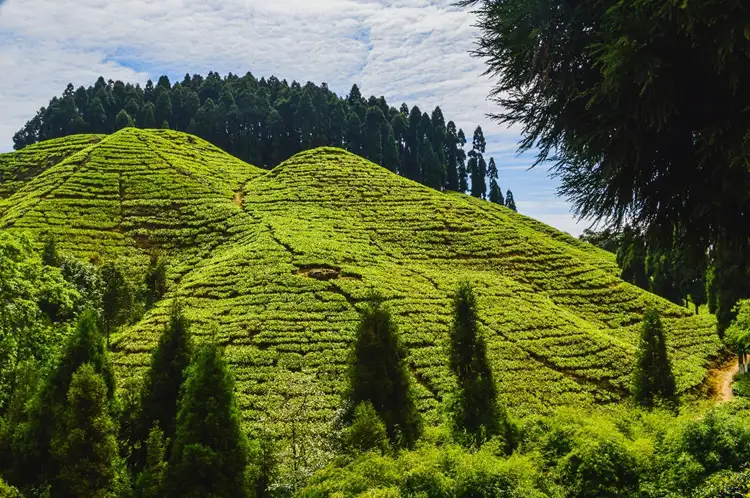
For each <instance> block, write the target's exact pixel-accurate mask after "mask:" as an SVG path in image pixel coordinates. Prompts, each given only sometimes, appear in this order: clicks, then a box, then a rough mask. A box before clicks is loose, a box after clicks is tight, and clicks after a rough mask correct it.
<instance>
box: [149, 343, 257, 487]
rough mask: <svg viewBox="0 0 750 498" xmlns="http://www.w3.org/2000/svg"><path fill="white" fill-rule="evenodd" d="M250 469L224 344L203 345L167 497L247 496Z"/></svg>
mask: <svg viewBox="0 0 750 498" xmlns="http://www.w3.org/2000/svg"><path fill="white" fill-rule="evenodd" d="M247 465H248V443H247V440H246V438H245V434H244V433H243V431H242V429H241V427H240V413H239V410H238V409H237V402H236V400H235V396H234V380H233V378H232V374H231V373H230V371H229V365H228V364H227V361H226V359H224V354H223V352H222V350H221V349H220V348H219V346H217V345H216V344H213V343H209V344H206V345H203V346H202V347H201V348H200V349H199V350H198V352H197V353H196V355H195V358H194V360H193V362H192V364H191V365H190V367H189V368H188V373H187V378H186V380H185V386H184V389H183V393H182V398H181V402H180V411H179V414H178V416H177V426H176V431H175V435H174V442H173V445H172V451H171V455H170V458H169V467H168V469H167V474H166V478H165V491H164V494H163V496H165V497H175V498H177V497H202V496H217V497H218V496H233V497H243V496H247V494H248V486H247V483H246V482H245V471H246V467H247Z"/></svg>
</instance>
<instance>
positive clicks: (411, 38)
mask: <svg viewBox="0 0 750 498" xmlns="http://www.w3.org/2000/svg"><path fill="white" fill-rule="evenodd" d="M452 2H453V0H432V1H430V0H398V1H396V0H314V1H313V0H273V1H271V2H269V1H267V0H206V1H202V2H198V1H194V0H159V1H156V2H155V1H153V0H130V1H128V2H110V1H109V0H67V1H65V2H60V1H59V0H7V1H6V2H5V3H2V2H0V71H2V74H3V77H2V78H0V116H2V119H1V120H0V151H1V150H8V149H9V148H10V147H11V146H12V141H11V137H12V135H13V133H14V132H15V131H16V130H18V129H19V128H20V127H21V126H22V125H23V124H24V122H25V121H26V120H28V119H30V118H31V117H32V116H33V115H34V113H35V112H36V110H37V109H39V107H41V106H43V105H46V103H47V102H48V101H49V99H50V98H51V97H52V96H53V95H59V94H60V93H61V92H62V90H63V89H64V87H65V85H66V84H67V83H68V82H72V83H73V84H74V85H76V86H77V85H81V84H83V85H89V84H92V83H93V82H94V81H95V79H96V78H97V77H98V76H99V75H103V76H104V77H105V78H106V79H109V78H112V79H123V80H125V81H139V82H144V81H145V80H146V79H147V78H148V77H152V78H155V77H158V76H159V75H160V74H162V73H167V74H170V75H174V76H177V75H179V76H181V75H183V74H184V73H185V72H190V73H195V72H197V73H204V74H205V73H206V72H207V71H209V70H215V71H219V72H221V73H226V72H229V71H231V72H235V73H240V74H244V72H246V71H251V72H253V73H254V74H255V75H256V76H258V77H260V76H270V75H276V76H277V77H279V78H284V79H288V80H292V79H296V80H298V81H301V82H303V83H304V82H306V81H308V80H310V81H314V82H317V83H320V82H324V81H325V82H327V83H328V84H329V86H330V87H331V88H332V89H333V90H335V91H337V92H338V93H339V94H344V93H347V92H348V90H349V88H350V86H351V85H352V84H353V83H358V84H359V85H360V88H361V89H362V92H363V94H365V95H370V94H375V95H378V96H379V95H384V96H385V97H386V98H387V99H388V101H389V102H390V103H391V104H392V105H396V106H398V105H400V103H401V102H402V101H406V102H407V103H409V104H410V105H414V104H417V105H419V106H420V108H421V109H422V111H426V112H430V111H431V110H432V108H434V106H436V105H440V106H441V108H442V109H443V113H444V115H445V116H446V117H447V118H448V119H453V120H454V121H456V123H457V124H458V125H459V126H461V127H463V128H464V131H465V132H466V134H467V138H468V139H469V141H471V134H472V132H473V129H474V127H475V126H476V125H478V124H479V125H481V126H482V128H483V129H484V131H485V136H486V137H487V141H488V152H489V153H492V154H496V157H498V158H499V161H498V166H499V168H500V172H501V175H502V174H503V173H504V172H508V173H509V176H508V177H507V178H506V179H507V180H509V181H512V182H514V183H512V184H510V185H507V186H509V187H511V188H512V189H513V191H514V193H515V194H516V198H517V199H519V200H523V199H524V196H525V195H526V193H527V192H529V193H530V192H532V191H534V190H539V186H540V182H541V183H543V186H544V187H549V188H548V190H552V189H554V186H555V184H554V182H553V181H552V180H548V179H546V170H544V169H543V168H542V167H539V168H538V169H535V170H534V174H531V175H528V174H527V173H526V172H525V171H523V169H525V167H527V166H528V165H530V164H531V162H532V159H533V158H531V159H530V158H529V157H527V156H524V157H523V158H515V157H514V156H513V154H512V153H513V152H514V150H515V147H516V144H517V141H518V139H519V136H520V135H519V131H518V129H517V128H514V129H508V128H506V127H501V126H499V125H496V124H494V123H492V122H490V121H489V120H488V119H487V118H486V114H487V113H491V112H496V111H497V109H496V108H495V106H494V104H492V103H491V102H488V101H487V98H486V97H487V95H488V93H489V90H490V87H491V82H490V81H489V79H488V78H487V77H484V76H482V72H483V69H484V68H483V63H482V61H481V60H478V59H474V58H472V57H470V56H469V51H470V50H471V49H472V48H473V46H474V42H475V39H476V36H477V32H476V29H475V28H474V27H473V23H474V18H473V16H472V15H471V14H469V13H468V12H466V11H462V10H460V9H457V8H455V7H453V6H452ZM504 160H505V161H506V162H507V164H505V165H506V166H507V168H504V162H503V161H504ZM524 174H527V175H528V176H526V177H523V176H522V175H524ZM504 187H506V186H505V185H504ZM506 188H507V187H506ZM535 200H536V199H535ZM550 200H551V201H553V200H555V199H553V198H552V197H550ZM521 209H522V211H523V208H521ZM535 212H536V211H535ZM544 212H545V211H544V210H542V211H539V214H538V215H537V217H539V218H540V219H541V217H542V216H543V215H544ZM546 212H547V213H548V214H550V215H553V216H557V217H559V216H562V215H559V214H558V213H554V214H553V213H552V212H551V211H546ZM528 214H530V215H534V214H532V213H531V212H529V213H528ZM548 219H550V220H554V221H555V223H558V222H559V223H561V225H560V228H563V227H564V226H569V223H568V222H567V221H564V219H563V218H548Z"/></svg>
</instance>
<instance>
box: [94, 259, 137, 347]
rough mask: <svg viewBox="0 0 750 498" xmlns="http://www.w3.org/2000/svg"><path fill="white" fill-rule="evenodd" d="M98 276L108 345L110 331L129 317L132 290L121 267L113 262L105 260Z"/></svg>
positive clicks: (131, 304)
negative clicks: (101, 285)
mask: <svg viewBox="0 0 750 498" xmlns="http://www.w3.org/2000/svg"><path fill="white" fill-rule="evenodd" d="M100 278H101V281H102V283H103V284H104V289H103V290H102V322H103V325H104V335H105V337H106V338H107V346H109V337H110V335H111V333H112V331H114V329H115V328H116V327H119V326H120V325H123V324H125V323H126V322H127V321H128V320H129V319H130V312H131V309H132V306H133V291H132V288H131V286H130V282H128V280H127V279H126V278H125V274H124V272H123V270H122V268H120V267H119V266H118V265H117V264H115V263H112V262H107V263H105V264H104V265H102V267H101V269H100Z"/></svg>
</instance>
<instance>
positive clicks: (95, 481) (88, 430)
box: [51, 363, 117, 498]
mask: <svg viewBox="0 0 750 498" xmlns="http://www.w3.org/2000/svg"><path fill="white" fill-rule="evenodd" d="M66 401H67V403H66V406H65V410H64V411H63V412H62V413H61V415H62V418H63V421H62V426H63V430H62V431H61V432H59V433H58V434H57V435H56V437H55V438H54V439H53V441H52V444H51V450H52V454H53V455H54V457H55V459H56V460H57V466H58V468H59V474H58V476H57V478H56V479H55V480H54V481H53V482H52V489H51V491H52V492H51V494H52V496H56V497H70V498H73V497H76V498H99V497H103V496H107V494H108V493H109V492H110V491H111V490H112V487H113V483H114V480H115V469H116V467H115V462H116V459H117V440H116V438H115V435H116V433H117V431H116V427H115V424H114V422H113V421H112V419H111V417H110V413H109V408H108V404H109V401H108V388H107V384H106V382H105V381H104V379H103V378H102V376H101V375H99V374H98V373H97V371H96V369H95V368H94V367H93V366H92V365H91V364H89V363H84V364H83V365H81V366H80V367H78V369H77V370H76V371H75V373H73V376H72V378H71V381H70V387H69V389H68V393H67V400H66Z"/></svg>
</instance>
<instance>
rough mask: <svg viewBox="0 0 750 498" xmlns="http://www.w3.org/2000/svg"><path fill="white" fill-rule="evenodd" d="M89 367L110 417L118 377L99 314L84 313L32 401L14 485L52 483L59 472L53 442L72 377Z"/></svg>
mask: <svg viewBox="0 0 750 498" xmlns="http://www.w3.org/2000/svg"><path fill="white" fill-rule="evenodd" d="M83 364H89V365H90V366H91V367H92V368H93V369H94V371H95V372H96V373H97V374H98V375H100V376H101V377H102V379H103V382H104V385H105V386H106V387H107V399H108V403H109V410H110V412H111V414H114V413H115V412H116V409H117V407H116V402H115V376H114V370H113V368H112V364H111V363H110V361H109V356H108V354H107V349H106V348H105V346H104V340H103V338H102V336H101V333H100V332H99V328H98V326H97V318H96V314H95V313H94V312H93V311H91V310H88V311H85V312H84V313H83V314H82V315H81V317H80V318H79V319H78V322H77V324H76V330H75V331H74V333H73V334H72V335H71V336H70V338H69V339H68V341H67V343H66V345H65V348H64V350H63V352H62V354H61V356H60V358H59V359H58V361H57V363H56V365H55V366H54V368H53V369H52V371H51V372H50V373H49V375H47V377H46V378H45V379H44V380H43V381H42V383H41V386H40V387H39V389H38V391H37V392H36V394H35V395H34V397H33V398H32V400H31V401H30V403H29V406H28V414H29V415H28V420H27V421H26V422H25V423H24V424H23V425H22V427H20V428H19V436H20V437H19V438H18V439H17V440H15V441H14V453H15V455H16V461H15V462H14V463H15V466H14V469H13V472H14V477H15V478H14V482H17V483H18V484H19V485H21V486H26V485H29V484H32V483H40V482H45V481H50V480H51V479H52V478H54V476H56V475H57V473H58V467H57V462H56V461H55V460H54V459H53V458H52V457H51V452H50V442H51V441H52V440H53V439H55V438H59V437H60V433H62V432H64V431H65V428H64V426H63V422H64V420H65V413H66V405H67V396H68V391H69V388H70V385H71V382H72V378H73V374H74V372H76V371H77V370H78V368H79V367H80V366H81V365H83Z"/></svg>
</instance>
